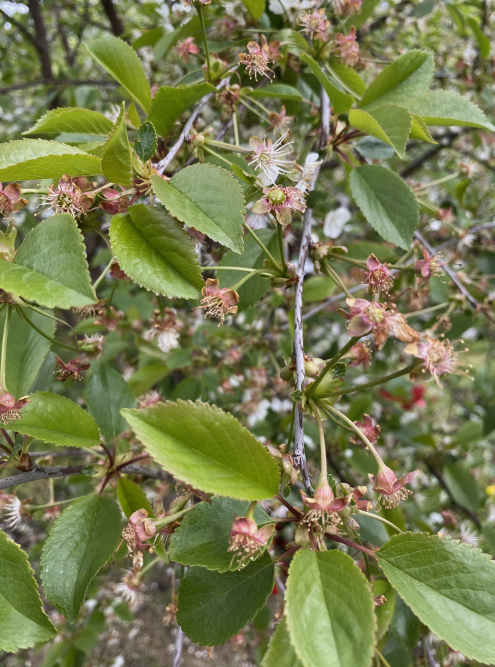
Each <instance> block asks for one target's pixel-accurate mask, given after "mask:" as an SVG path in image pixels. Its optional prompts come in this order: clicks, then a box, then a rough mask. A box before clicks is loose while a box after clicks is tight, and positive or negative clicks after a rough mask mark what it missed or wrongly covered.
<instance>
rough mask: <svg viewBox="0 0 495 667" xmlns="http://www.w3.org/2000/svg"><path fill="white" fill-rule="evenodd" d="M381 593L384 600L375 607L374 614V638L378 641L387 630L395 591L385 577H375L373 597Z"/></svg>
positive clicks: (390, 619) (393, 607) (392, 613)
mask: <svg viewBox="0 0 495 667" xmlns="http://www.w3.org/2000/svg"><path fill="white" fill-rule="evenodd" d="M381 595H383V596H384V597H385V598H386V602H385V603H384V604H381V605H380V606H378V607H376V609H375V615H376V620H377V629H376V639H377V641H379V640H380V639H381V638H382V637H383V636H384V635H385V634H386V632H387V631H388V629H389V627H390V623H391V622H392V618H393V615H394V610H395V598H396V593H395V591H394V589H393V588H392V586H391V585H390V584H389V583H388V581H386V580H385V579H375V581H374V582H373V597H374V598H377V597H380V596H381Z"/></svg>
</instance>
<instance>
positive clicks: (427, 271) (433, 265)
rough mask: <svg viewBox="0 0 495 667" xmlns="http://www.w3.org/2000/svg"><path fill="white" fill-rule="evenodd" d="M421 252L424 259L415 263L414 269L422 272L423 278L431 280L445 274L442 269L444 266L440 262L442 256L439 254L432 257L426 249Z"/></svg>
mask: <svg viewBox="0 0 495 667" xmlns="http://www.w3.org/2000/svg"><path fill="white" fill-rule="evenodd" d="M421 251H422V253H423V257H424V259H419V260H418V261H417V262H415V264H414V268H415V269H416V270H418V271H420V272H421V275H422V277H423V278H425V279H426V280H429V279H430V278H432V277H433V276H441V275H442V273H443V272H442V270H441V268H440V267H441V266H442V264H441V263H440V262H439V260H440V259H441V254H440V253H437V254H436V255H430V253H429V252H428V250H426V248H424V247H422V248H421Z"/></svg>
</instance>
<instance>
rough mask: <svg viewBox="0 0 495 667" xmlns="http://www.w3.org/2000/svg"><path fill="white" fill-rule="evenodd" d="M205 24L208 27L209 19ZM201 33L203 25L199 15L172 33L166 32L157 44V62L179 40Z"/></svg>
mask: <svg viewBox="0 0 495 667" xmlns="http://www.w3.org/2000/svg"><path fill="white" fill-rule="evenodd" d="M205 24H206V25H208V19H207V18H206V20H205ZM200 32H201V24H200V22H199V16H197V15H195V16H193V17H192V18H191V20H190V21H187V23H184V25H183V26H181V27H180V28H177V29H176V30H172V32H166V33H165V34H164V35H163V37H161V38H160V39H159V40H158V41H157V42H156V44H155V61H156V62H158V61H159V60H161V59H162V58H164V57H165V56H166V55H167V53H168V52H169V51H170V49H171V48H172V47H173V46H175V45H176V44H177V42H178V41H179V40H181V39H185V38H186V37H191V36H192V35H199V34H200Z"/></svg>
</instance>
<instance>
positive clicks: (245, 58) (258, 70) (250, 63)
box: [237, 35, 273, 81]
mask: <svg viewBox="0 0 495 667" xmlns="http://www.w3.org/2000/svg"><path fill="white" fill-rule="evenodd" d="M247 50H248V51H249V53H239V55H238V56H237V57H238V58H239V62H240V63H242V64H243V65H245V67H246V72H247V73H248V74H249V78H250V79H251V78H252V77H253V76H254V80H255V81H257V80H258V74H259V75H260V76H266V77H268V78H270V76H271V75H272V74H273V71H272V70H271V69H270V68H269V67H268V63H270V62H271V59H270V49H269V46H268V43H267V41H266V37H265V36H264V35H261V39H260V44H257V43H256V42H248V44H247Z"/></svg>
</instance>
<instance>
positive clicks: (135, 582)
mask: <svg viewBox="0 0 495 667" xmlns="http://www.w3.org/2000/svg"><path fill="white" fill-rule="evenodd" d="M140 586H141V578H140V576H139V574H138V573H137V572H133V571H132V570H131V571H128V572H127V573H126V574H125V575H124V577H123V578H122V581H120V582H119V583H118V584H117V585H116V586H115V589H114V590H115V593H116V594H117V595H118V596H119V597H121V598H122V599H123V600H125V601H126V602H128V603H129V607H133V608H135V607H137V605H138V603H139V600H140V597H141V596H140V592H139V589H140Z"/></svg>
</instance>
